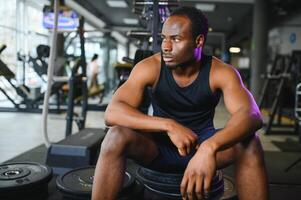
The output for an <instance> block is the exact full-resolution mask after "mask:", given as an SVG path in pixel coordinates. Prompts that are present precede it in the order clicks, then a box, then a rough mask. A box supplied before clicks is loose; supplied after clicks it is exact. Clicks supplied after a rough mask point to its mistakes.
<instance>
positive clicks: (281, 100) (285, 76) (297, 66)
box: [259, 51, 301, 134]
mask: <svg viewBox="0 0 301 200" xmlns="http://www.w3.org/2000/svg"><path fill="white" fill-rule="evenodd" d="M300 60H301V51H293V52H292V56H284V55H277V56H276V57H275V59H274V62H273V65H272V68H271V70H270V72H269V73H267V74H266V75H265V76H264V78H265V81H264V84H263V87H262V92H261V95H260V98H259V108H260V109H262V108H268V107H269V105H271V106H270V113H269V121H268V123H267V125H266V129H265V133H266V134H268V133H270V132H271V129H272V128H273V127H287V128H289V127H292V128H293V129H292V130H291V131H292V132H297V128H298V127H297V126H292V125H288V126H287V125H284V124H282V122H281V117H282V115H283V110H284V108H287V110H288V109H289V110H288V111H291V117H294V107H293V105H294V100H295V99H294V96H295V88H296V86H297V84H298V82H299V80H300V74H301V62H300ZM284 96H285V97H284ZM276 115H278V118H277V124H276V123H274V120H275V117H276ZM297 123H298V122H296V124H297Z"/></svg>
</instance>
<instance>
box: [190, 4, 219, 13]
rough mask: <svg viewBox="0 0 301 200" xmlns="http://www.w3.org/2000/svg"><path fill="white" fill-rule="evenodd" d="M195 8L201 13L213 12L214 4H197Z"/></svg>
mask: <svg viewBox="0 0 301 200" xmlns="http://www.w3.org/2000/svg"><path fill="white" fill-rule="evenodd" d="M195 7H196V8H197V9H200V10H201V11H203V12H213V11H214V10H215V4H210V3H197V4H195Z"/></svg>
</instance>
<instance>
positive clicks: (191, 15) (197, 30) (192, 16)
mask: <svg viewBox="0 0 301 200" xmlns="http://www.w3.org/2000/svg"><path fill="white" fill-rule="evenodd" d="M170 16H186V17H188V19H189V20H190V22H191V32H192V37H193V38H196V37H197V36H198V35H200V34H202V35H203V36H204V39H205V41H206V38H207V34H208V26H209V25H208V19H207V17H206V16H205V15H204V13H203V12H202V11H201V10H199V9H197V8H195V7H190V6H183V7H179V8H177V9H176V10H174V11H173V12H172V13H171V15H170Z"/></svg>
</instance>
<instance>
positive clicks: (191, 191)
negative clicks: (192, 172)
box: [187, 176, 195, 200]
mask: <svg viewBox="0 0 301 200" xmlns="http://www.w3.org/2000/svg"><path fill="white" fill-rule="evenodd" d="M194 188H195V178H194V177H191V176H190V177H189V180H188V185H187V196H188V199H191V200H193V199H194V198H193V197H194Z"/></svg>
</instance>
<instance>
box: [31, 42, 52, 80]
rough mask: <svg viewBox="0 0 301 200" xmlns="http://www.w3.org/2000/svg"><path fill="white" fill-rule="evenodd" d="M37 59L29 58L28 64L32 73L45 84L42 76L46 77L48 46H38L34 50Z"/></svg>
mask: <svg viewBox="0 0 301 200" xmlns="http://www.w3.org/2000/svg"><path fill="white" fill-rule="evenodd" d="M36 51H37V57H36V58H33V57H31V56H29V58H28V63H29V64H30V65H31V66H32V68H33V69H34V71H35V72H36V73H37V74H38V75H39V77H40V78H41V80H42V81H44V82H47V80H45V77H43V75H47V68H48V64H47V62H46V58H48V57H49V52H50V47H49V46H48V45H43V44H40V45H38V46H37V48H36Z"/></svg>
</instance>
